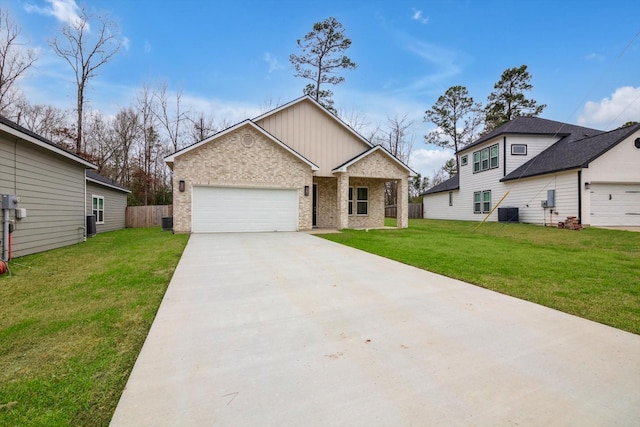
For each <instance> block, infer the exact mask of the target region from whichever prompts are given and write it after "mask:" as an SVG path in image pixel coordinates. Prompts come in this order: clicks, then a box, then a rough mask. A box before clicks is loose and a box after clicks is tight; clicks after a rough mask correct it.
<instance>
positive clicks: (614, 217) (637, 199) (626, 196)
mask: <svg viewBox="0 0 640 427" xmlns="http://www.w3.org/2000/svg"><path fill="white" fill-rule="evenodd" d="M590 224H591V225H594V226H634V227H637V226H640V184H592V186H591V220H590Z"/></svg>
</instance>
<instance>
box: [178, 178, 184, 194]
mask: <svg viewBox="0 0 640 427" xmlns="http://www.w3.org/2000/svg"><path fill="white" fill-rule="evenodd" d="M178 190H180V192H181V193H184V179H181V180H180V181H178Z"/></svg>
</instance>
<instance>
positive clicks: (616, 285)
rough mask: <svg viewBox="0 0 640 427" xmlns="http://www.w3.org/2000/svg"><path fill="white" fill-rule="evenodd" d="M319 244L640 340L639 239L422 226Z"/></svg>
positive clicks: (494, 226)
mask: <svg viewBox="0 0 640 427" xmlns="http://www.w3.org/2000/svg"><path fill="white" fill-rule="evenodd" d="M389 225H394V224H389ZM319 237H322V238H325V239H328V240H331V241H334V242H337V243H342V244H345V245H348V246H351V247H354V248H357V249H361V250H364V251H367V252H371V253H374V254H377V255H381V256H383V257H386V258H390V259H393V260H396V261H399V262H402V263H405V264H409V265H412V266H415V267H418V268H421V269H424V270H429V271H431V272H434V273H438V274H442V275H445V276H448V277H452V278H455V279H459V280H462V281H465V282H469V283H472V284H474V285H478V286H481V287H484V288H487V289H491V290H494V291H497V292H500V293H503V294H507V295H511V296H514V297H517V298H521V299H524V300H527V301H531V302H534V303H537V304H541V305H544V306H547V307H550V308H554V309H557V310H560V311H563V312H566V313H570V314H574V315H576V316H580V317H583V318H585V319H590V320H593V321H596V322H600V323H603V324H606V325H609V326H613V327H615V328H618V329H622V330H625V331H628V332H632V333H635V334H640V233H634V232H630V231H619V230H607V229H599V228H593V227H589V228H586V229H584V230H582V231H572V230H563V229H557V228H552V227H540V226H537V225H531V224H505V223H496V222H492V223H485V224H482V225H480V224H479V223H477V222H470V221H446V220H426V219H420V220H410V221H409V228H407V229H383V230H369V231H363V230H344V231H343V232H342V233H340V234H324V235H320V236H319ZM390 285H391V286H392V285H393V284H390Z"/></svg>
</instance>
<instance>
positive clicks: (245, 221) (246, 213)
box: [191, 187, 298, 233]
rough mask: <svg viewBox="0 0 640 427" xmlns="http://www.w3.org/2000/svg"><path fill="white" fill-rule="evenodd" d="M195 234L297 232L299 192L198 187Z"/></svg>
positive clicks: (194, 200) (291, 190)
mask: <svg viewBox="0 0 640 427" xmlns="http://www.w3.org/2000/svg"><path fill="white" fill-rule="evenodd" d="M191 215H192V228H191V229H192V231H193V232H194V233H222V232H265V231H297V229H298V190H295V189H271V188H236V187H194V188H193V207H192V214H191Z"/></svg>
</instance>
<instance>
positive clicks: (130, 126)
mask: <svg viewBox="0 0 640 427" xmlns="http://www.w3.org/2000/svg"><path fill="white" fill-rule="evenodd" d="M113 136H114V142H115V147H116V150H115V151H114V155H113V169H114V175H115V176H113V179H115V180H116V181H118V182H119V183H120V184H121V185H127V184H128V183H129V182H130V179H131V176H130V173H131V168H130V156H131V148H132V147H133V145H134V144H135V143H136V141H137V140H138V138H139V136H140V121H139V115H138V112H137V111H136V110H134V109H133V108H131V107H129V108H123V109H122V110H120V111H119V112H118V114H116V117H115V119H114V121H113Z"/></svg>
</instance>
